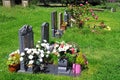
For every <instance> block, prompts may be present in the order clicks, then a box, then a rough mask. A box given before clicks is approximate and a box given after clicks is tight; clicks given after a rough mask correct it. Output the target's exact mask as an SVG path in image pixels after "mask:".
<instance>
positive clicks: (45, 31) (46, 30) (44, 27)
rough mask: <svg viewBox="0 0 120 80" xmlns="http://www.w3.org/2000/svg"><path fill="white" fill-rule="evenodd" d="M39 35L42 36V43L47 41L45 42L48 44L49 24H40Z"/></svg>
mask: <svg viewBox="0 0 120 80" xmlns="http://www.w3.org/2000/svg"><path fill="white" fill-rule="evenodd" d="M41 34H42V41H43V40H47V42H49V23H47V22H44V23H43V24H42V30H41Z"/></svg>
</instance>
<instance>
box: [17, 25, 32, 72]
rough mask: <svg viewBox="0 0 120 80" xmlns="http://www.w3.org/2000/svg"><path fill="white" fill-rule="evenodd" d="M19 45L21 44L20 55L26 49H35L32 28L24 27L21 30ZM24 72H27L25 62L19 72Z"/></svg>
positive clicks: (22, 62)
mask: <svg viewBox="0 0 120 80" xmlns="http://www.w3.org/2000/svg"><path fill="white" fill-rule="evenodd" d="M19 43H20V53H21V52H24V49H25V48H33V47H34V39H33V30H32V27H31V26H29V25H24V26H23V27H22V28H21V29H20V30H19ZM24 71H25V65H24V61H21V62H20V70H19V72H24Z"/></svg>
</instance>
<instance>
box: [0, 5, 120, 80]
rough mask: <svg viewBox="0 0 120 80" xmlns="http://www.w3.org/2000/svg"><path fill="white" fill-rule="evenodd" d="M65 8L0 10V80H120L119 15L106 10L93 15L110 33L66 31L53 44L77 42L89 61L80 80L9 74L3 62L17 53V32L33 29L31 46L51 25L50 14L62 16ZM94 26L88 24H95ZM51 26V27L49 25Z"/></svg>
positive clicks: (66, 77) (72, 29)
mask: <svg viewBox="0 0 120 80" xmlns="http://www.w3.org/2000/svg"><path fill="white" fill-rule="evenodd" d="M64 9H65V8H44V7H35V6H32V7H30V8H22V7H20V6H16V7H13V8H4V7H0V80H65V79H68V80H119V79H120V71H119V70H120V61H119V60H120V54H119V52H120V49H119V48H120V29H119V26H120V20H119V16H120V11H117V12H114V13H111V12H110V11H108V10H105V11H104V12H96V13H97V14H98V16H99V20H98V21H97V22H98V23H99V22H100V21H104V22H105V24H106V25H109V26H110V27H111V29H112V30H111V31H100V32H99V33H92V32H91V31H89V29H88V28H87V27H86V28H84V29H83V30H81V29H78V28H69V29H67V31H66V32H65V33H64V35H63V36H62V38H60V39H56V38H50V39H51V41H52V40H59V41H61V40H65V41H73V42H76V43H77V44H78V45H79V46H80V47H81V51H82V52H83V53H84V54H85V55H86V57H87V59H88V61H89V65H88V66H89V69H86V70H84V71H83V72H82V74H81V75H80V76H79V77H69V76H59V75H50V74H28V73H10V72H9V71H8V68H7V65H6V60H7V57H8V54H9V53H11V52H12V51H15V50H16V49H19V39H18V30H19V29H20V28H21V27H22V26H23V25H24V24H29V25H32V26H33V31H34V42H35V43H36V42H37V41H38V40H40V39H41V35H40V34H41V33H40V32H41V29H40V27H41V24H42V23H43V22H49V23H50V22H51V21H50V20H51V17H50V15H51V12H52V11H54V10H57V11H58V12H63V11H64ZM94 23H96V21H95V22H93V21H92V22H91V24H94ZM50 26H51V23H50Z"/></svg>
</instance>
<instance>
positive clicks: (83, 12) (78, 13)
mask: <svg viewBox="0 0 120 80" xmlns="http://www.w3.org/2000/svg"><path fill="white" fill-rule="evenodd" d="M68 11H69V12H70V13H71V15H72V19H71V21H74V23H75V24H76V25H77V27H79V28H82V27H83V26H84V24H85V23H86V22H87V21H89V20H90V18H91V16H92V17H93V18H94V19H95V20H98V16H97V15H96V14H95V12H94V11H93V9H91V8H90V4H89V3H88V2H86V4H85V5H83V4H80V5H72V6H71V5H70V6H69V7H68Z"/></svg>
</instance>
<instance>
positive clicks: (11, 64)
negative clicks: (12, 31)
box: [7, 51, 20, 72]
mask: <svg viewBox="0 0 120 80" xmlns="http://www.w3.org/2000/svg"><path fill="white" fill-rule="evenodd" d="M7 65H8V69H9V71H10V72H16V71H18V70H19V68H20V54H19V51H15V52H12V53H11V54H9V58H8V60H7Z"/></svg>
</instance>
